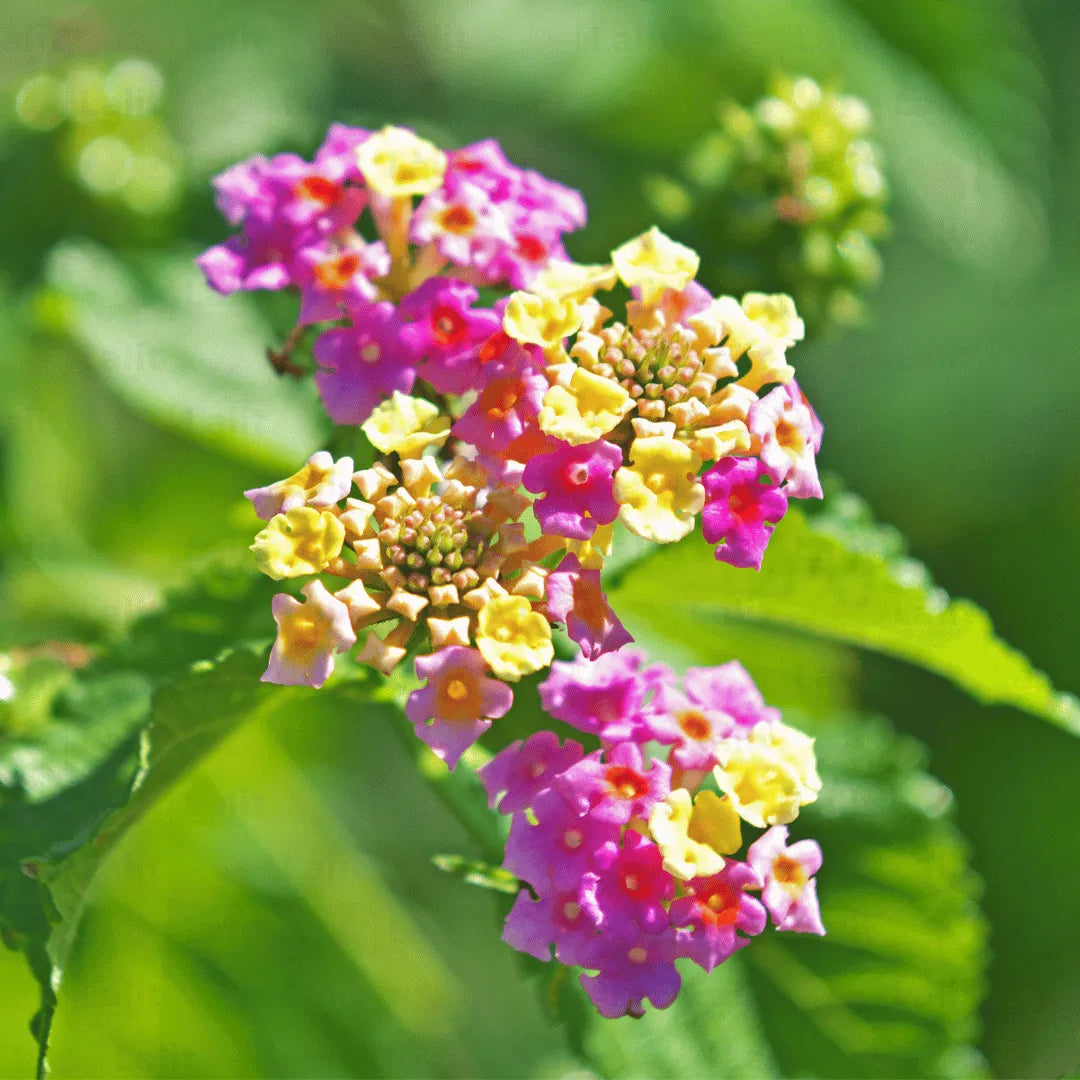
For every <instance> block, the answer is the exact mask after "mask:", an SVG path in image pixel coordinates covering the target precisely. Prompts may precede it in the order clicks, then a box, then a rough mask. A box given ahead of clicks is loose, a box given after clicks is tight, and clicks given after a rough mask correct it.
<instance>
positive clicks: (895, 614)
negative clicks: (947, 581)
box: [611, 494, 1080, 734]
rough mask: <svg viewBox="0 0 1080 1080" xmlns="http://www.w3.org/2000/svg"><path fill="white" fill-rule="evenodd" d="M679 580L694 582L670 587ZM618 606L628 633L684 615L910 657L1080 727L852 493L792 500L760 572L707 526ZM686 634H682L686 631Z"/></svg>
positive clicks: (625, 592) (695, 622)
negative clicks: (737, 561)
mask: <svg viewBox="0 0 1080 1080" xmlns="http://www.w3.org/2000/svg"><path fill="white" fill-rule="evenodd" d="M672 582H693V587H692V588H686V587H683V588H672ZM611 603H612V606H613V607H614V608H615V610H616V611H618V612H619V614H620V616H621V617H622V619H623V621H624V622H625V623H626V624H627V626H628V628H629V629H630V631H631V632H632V633H635V634H637V633H638V632H639V629H640V631H641V633H642V635H643V636H646V637H647V636H648V635H649V633H650V628H655V627H656V626H657V624H658V622H659V623H660V624H661V625H674V624H681V625H682V626H684V627H686V626H692V627H694V633H695V635H702V636H704V637H706V638H707V637H708V635H709V634H710V633H711V630H712V627H713V625H715V624H718V623H720V622H721V621H731V620H734V621H736V622H743V621H745V622H746V623H747V624H750V625H754V626H760V627H766V628H770V627H771V628H775V629H779V630H783V631H788V632H791V633H793V634H796V635H810V636H811V637H813V638H817V639H823V640H825V641H828V642H835V643H838V644H841V645H849V646H855V647H857V648H860V649H865V650H869V651H871V652H876V653H882V654H885V655H888V656H893V657H897V658H899V659H901V660H906V661H908V662H909V663H912V664H916V665H918V666H919V667H922V668H925V669H926V670H927V671H931V672H934V673H935V674H937V675H941V676H943V677H945V678H946V679H949V680H951V681H952V682H953V683H955V684H956V685H957V686H959V687H960V688H961V689H963V690H965V691H966V692H967V693H969V694H970V695H971V696H972V697H974V698H975V699H976V700H977V701H980V702H982V703H984V704H987V705H1012V706H1014V707H1015V708H1018V709H1023V710H1024V711H1026V712H1029V713H1031V714H1032V715H1034V716H1039V717H1042V718H1043V719H1045V720H1049V721H1050V722H1051V723H1053V724H1056V725H1058V726H1060V727H1062V728H1064V729H1065V730H1067V731H1070V732H1072V733H1073V734H1080V703H1078V702H1077V700H1076V699H1075V698H1074V697H1072V696H1070V695H1067V694H1060V693H1058V692H1056V691H1055V690H1054V688H1053V686H1052V685H1051V684H1050V681H1049V680H1048V679H1047V678H1046V676H1045V675H1043V674H1042V673H1041V672H1038V671H1036V670H1035V669H1034V668H1033V667H1032V666H1031V664H1030V663H1029V662H1028V661H1027V660H1026V659H1025V658H1024V657H1023V656H1022V655H1021V654H1020V653H1019V652H1017V651H1016V650H1015V649H1013V648H1012V647H1011V646H1009V645H1006V644H1005V643H1004V642H1003V641H1001V640H1000V639H999V638H997V637H996V636H995V635H994V631H993V626H992V625H991V622H990V619H989V618H988V616H987V615H986V614H985V613H984V612H983V611H982V610H981V609H979V608H978V607H976V606H975V605H974V604H972V603H970V602H968V601H966V600H950V599H949V597H948V596H947V595H946V594H945V593H944V592H943V591H942V590H941V589H938V588H935V587H934V586H933V585H932V583H931V581H930V578H929V574H928V573H927V571H926V569H925V568H924V567H923V566H922V565H921V564H920V563H917V562H915V561H914V560H912V559H909V558H907V557H905V556H904V554H903V547H902V544H901V542H900V540H899V538H898V536H897V534H896V533H895V532H893V531H892V530H889V529H883V528H881V527H880V526H877V525H875V524H874V523H873V522H872V520H871V519H870V518H869V514H868V512H867V510H866V508H865V506H864V505H863V504H862V503H861V501H860V500H858V499H857V498H855V497H854V496H852V495H848V494H839V495H834V496H832V497H830V498H829V499H827V501H826V504H825V507H824V509H822V510H820V511H818V512H817V513H815V514H812V515H811V514H809V513H807V512H806V511H805V510H803V509H802V508H800V507H792V508H791V509H790V510H789V512H788V514H787V516H786V517H785V519H784V521H783V522H782V523H781V525H780V526H779V527H778V528H777V530H776V532H775V533H774V535H773V538H772V542H771V543H770V545H769V550H768V551H767V552H766V555H765V563H764V567H763V569H762V570H761V573H760V574H755V573H752V572H749V571H746V570H737V569H735V568H733V567H730V566H727V565H726V564H724V563H717V562H715V561H714V559H713V553H712V550H711V548H710V546H709V545H708V544H706V543H705V542H704V541H703V540H702V539H701V536H700V534H695V535H694V536H692V537H689V538H687V539H686V540H685V541H683V542H682V543H680V544H678V545H676V546H674V547H671V548H667V549H664V550H661V551H659V552H658V553H657V554H656V555H654V556H653V557H652V558H650V559H647V560H644V561H641V562H638V563H635V564H634V565H632V566H631V567H630V568H629V570H628V571H627V572H626V574H625V575H624V576H623V577H622V578H621V579H619V580H617V581H616V582H615V587H614V588H613V590H612V592H611ZM679 637H681V638H682V639H683V642H685V643H686V644H688V645H691V646H692V642H686V632H685V630H683V632H682V633H681V634H680V635H679Z"/></svg>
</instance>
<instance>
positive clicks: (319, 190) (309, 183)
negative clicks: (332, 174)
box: [296, 176, 342, 206]
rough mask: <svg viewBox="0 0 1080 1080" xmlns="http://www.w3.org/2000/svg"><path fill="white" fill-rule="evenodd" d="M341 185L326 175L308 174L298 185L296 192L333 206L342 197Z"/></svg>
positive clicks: (324, 204) (306, 197)
mask: <svg viewBox="0 0 1080 1080" xmlns="http://www.w3.org/2000/svg"><path fill="white" fill-rule="evenodd" d="M341 191H342V188H341V185H340V184H336V183H334V181H333V180H327V179H326V177H325V176H306V177H304V179H303V180H301V181H300V183H299V184H297V185H296V194H297V195H299V196H301V197H302V198H305V199H310V200H311V201H312V202H317V203H321V204H322V205H323V206H333V204H334V203H336V202H337V201H338V199H340V198H341Z"/></svg>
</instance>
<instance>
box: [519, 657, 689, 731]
mask: <svg viewBox="0 0 1080 1080" xmlns="http://www.w3.org/2000/svg"><path fill="white" fill-rule="evenodd" d="M644 663H645V655H644V654H643V653H641V652H638V651H637V650H634V649H620V650H619V651H618V652H610V653H604V655H603V656H601V657H599V658H598V659H596V660H592V661H590V660H586V659H585V658H584V657H578V659H577V660H571V661H566V660H556V661H555V662H554V663H553V664H552V665H551V673H550V674H549V675H548V677H547V678H546V679H545V680H544V681H543V682H542V683H541V684H540V687H539V690H540V704H541V705H543V707H544V709H545V710H546V711H547V712H549V713H550V714H551V715H552V716H554V717H555V719H556V720H562V721H564V722H565V723H567V724H570V725H572V726H573V727H576V728H577V729H578V730H579V731H584V732H586V733H588V734H590V735H596V736H597V737H598V738H601V739H603V740H604V741H605V742H612V743H614V742H624V741H626V740H628V739H639V741H642V742H647V741H648V740H649V739H650V738H651V737H652V736H651V735H650V734H649V732H650V730H651V729H650V728H649V725H648V716H649V702H650V700H651V697H652V695H653V693H654V692H655V691H656V690H657V689H659V687H660V686H661V685H663V684H664V683H665V682H670V681H671V680H672V679H673V678H674V676H673V675H672V674H671V672H670V671H669V670H668V669H667V668H666V667H664V666H663V665H662V664H650V665H648V666H647V667H645V666H643V665H644Z"/></svg>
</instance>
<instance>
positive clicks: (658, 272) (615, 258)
mask: <svg viewBox="0 0 1080 1080" xmlns="http://www.w3.org/2000/svg"><path fill="white" fill-rule="evenodd" d="M611 261H612V263H613V264H614V266H615V270H616V272H617V273H618V275H619V279H620V280H621V281H622V282H623V284H624V285H627V286H629V287H630V288H635V287H637V288H640V289H641V299H642V300H643V301H644V302H645V303H647V304H650V303H653V302H654V301H655V300H658V299H659V298H660V297H661V295H662V294H663V292H664V290H665V289H674V290H675V291H676V292H678V291H681V290H682V289H685V288H686V286H687V285H689V284H690V282H691V281H693V280H694V275H695V274H696V273H697V271H698V265H699V263H700V262H701V260H700V258H699V257H698V254H697V252H696V251H694V250H693V249H692V248H688V247H687V246H686V245H685V244H679V243H676V242H675V241H674V240H672V239H670V238H669V237H667V236H665V235H664V234H663V233H662V232H661V231H660V230H659V229H658V228H657V227H656V226H655V225H654V226H653V227H652V228H651V229H649V231H648V232H645V233H642V234H641V236H638V237H635V238H634V239H633V240H629V241H627V242H626V243H625V244H623V245H622V246H621V247H617V248H616V249H615V250H614V251H613V252H612V253H611Z"/></svg>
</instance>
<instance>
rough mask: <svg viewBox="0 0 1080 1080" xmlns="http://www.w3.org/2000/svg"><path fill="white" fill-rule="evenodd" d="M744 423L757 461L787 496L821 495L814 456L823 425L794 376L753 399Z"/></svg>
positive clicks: (802, 497)
mask: <svg viewBox="0 0 1080 1080" xmlns="http://www.w3.org/2000/svg"><path fill="white" fill-rule="evenodd" d="M746 426H747V427H748V428H749V429H750V434H751V436H752V437H753V438H754V440H755V442H756V443H758V444H759V446H760V449H759V451H758V453H759V455H760V457H761V460H762V461H763V462H764V463H765V465H766V466H767V467H768V469H769V472H770V474H771V475H772V478H773V479H774V480H775V481H776V483H778V484H780V483H783V484H784V485H785V486H784V491H785V493H786V494H787V495H788V496H790V497H791V498H795V499H820V498H821V495H822V492H821V481H820V480H819V479H818V472H817V462H816V460H815V458H814V455H815V454H816V453H817V452H818V451H819V450H820V449H821V436H822V433H823V431H824V428H823V427H822V424H821V421H820V420H819V419H818V418H817V415H816V414H815V413H814V410H813V409H812V408H811V407H810V402H809V401H807V400H806V395H805V394H803V392H802V391H801V390H800V389H799V385H798V383H796V382H795V380H794V379H792V380H791V382H789V383H785V384H784V385H783V386H778V387H776V389H775V390H770V391H769V393H767V394H766V395H765V396H764V397H763V398H759V399H758V400H757V401H756V402H754V404H753V405H751V406H750V411H749V412H748V413H747V416H746Z"/></svg>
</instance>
